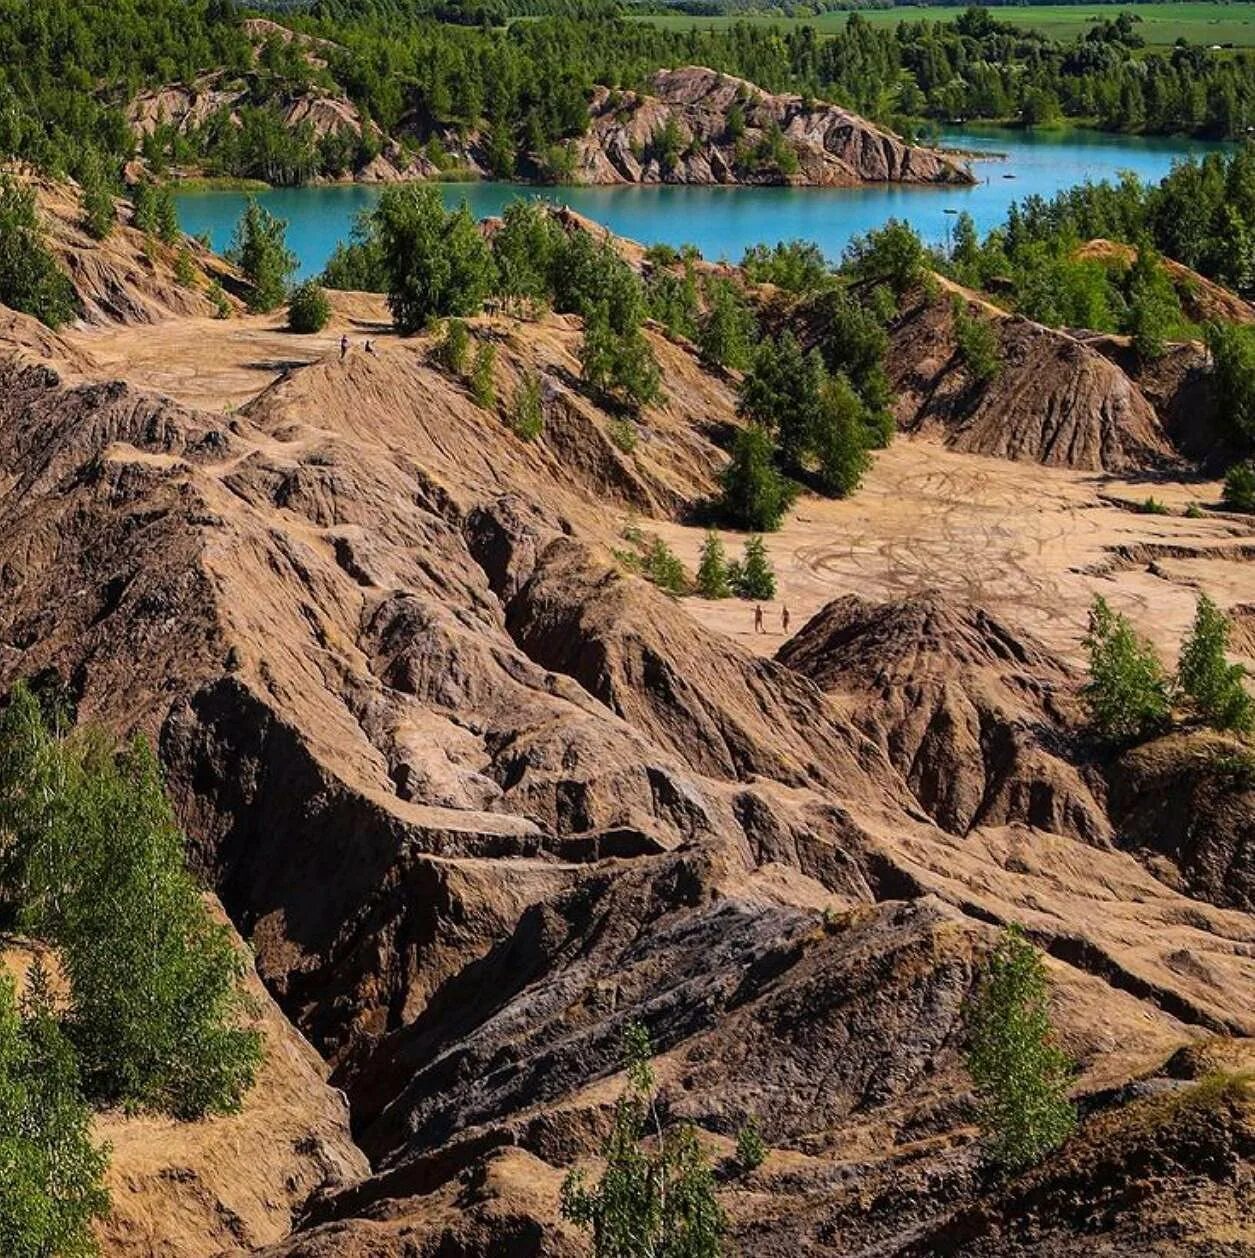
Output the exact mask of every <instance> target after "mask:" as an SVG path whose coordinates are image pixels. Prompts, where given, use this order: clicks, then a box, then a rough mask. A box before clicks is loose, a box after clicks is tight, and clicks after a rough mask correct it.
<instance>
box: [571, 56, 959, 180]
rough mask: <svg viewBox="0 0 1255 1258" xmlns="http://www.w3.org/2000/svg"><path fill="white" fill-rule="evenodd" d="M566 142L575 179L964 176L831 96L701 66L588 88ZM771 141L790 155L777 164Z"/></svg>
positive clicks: (945, 159)
mask: <svg viewBox="0 0 1255 1258" xmlns="http://www.w3.org/2000/svg"><path fill="white" fill-rule="evenodd" d="M589 112H590V125H589V130H588V132H587V134H586V135H584V136H583V137H581V138H580V139H579V140H578V141H576V143H575V148H576V159H577V160H576V177H577V179H578V181H579V182H580V183H591V184H616V183H675V184H725V183H740V184H776V183H792V184H809V185H816V186H821V187H846V186H851V185H856V184H861V183H971V182H972V177H971V174H970V173H969V172H968V170H967V168H966V167H965V166H964V165H962V164H961V163H960V162H958V161H956V160H954V159H953V158H950V157H947V156H945V155H943V154H941V153H938V152H935V151H934V150H932V149H926V148H917V147H915V146H912V145H909V144H907V143H906V142H905V141H904V140H902V139H901V138H900V137H899V136H896V135H893V134H892V133H891V132H888V131H884V130H882V129H881V128H879V127H877V126H875V125H874V124H872V123H870V122H868V121H867V120H866V119H864V118H860V117H859V116H858V115H857V114H852V113H850V112H849V111H848V110H845V109H842V108H840V107H839V106H837V105H827V104H822V103H814V102H809V101H804V100H803V99H802V98H801V97H800V96H790V95H780V96H773V95H771V94H769V93H767V92H764V91H763V90H762V89H761V88H758V87H756V86H755V85H754V84H753V83H749V82H747V81H746V80H744V79H737V78H733V77H732V76H730V75H726V74H720V73H718V72H717V71H714V70H708V69H706V68H705V67H703V66H683V67H681V68H679V69H675V70H660V71H659V72H658V73H657V74H656V75H654V77H653V79H652V80H651V82H650V85H649V90H648V91H647V92H646V93H644V94H637V93H635V92H630V91H629V92H619V91H610V90H608V89H606V88H598V89H597V91H596V92H595V93H594V94H593V98H592V101H591V103H590V105H589ZM773 144H776V145H780V146H783V148H784V149H785V150H787V152H788V154H790V155H791V156H790V158H789V159H787V160H786V162H785V163H784V164H783V165H782V164H781V162H780V160H779V157H778V154H775V153H773V151H772V146H773Z"/></svg>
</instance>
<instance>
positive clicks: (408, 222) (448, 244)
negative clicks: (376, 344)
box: [375, 184, 496, 334]
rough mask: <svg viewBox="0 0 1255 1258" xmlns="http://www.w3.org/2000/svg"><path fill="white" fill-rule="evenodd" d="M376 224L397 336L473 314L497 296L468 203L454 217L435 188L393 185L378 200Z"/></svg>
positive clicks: (485, 245)
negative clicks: (430, 323) (448, 318)
mask: <svg viewBox="0 0 1255 1258" xmlns="http://www.w3.org/2000/svg"><path fill="white" fill-rule="evenodd" d="M375 224H376V227H377V230H378V233H379V241H380V246H381V249H382V253H383V260H384V269H385V271H386V273H387V276H388V305H389V307H390V309H391V310H392V318H393V320H394V322H395V323H396V326H397V329H398V331H400V332H402V333H405V334H409V333H413V332H417V331H418V330H419V329H420V328H422V327H423V325H424V324H426V322H427V321H428V320H429V319H432V318H440V317H442V316H444V315H469V314H474V313H475V312H476V311H478V310H479V308H480V307H481V306H482V305H483V302H484V298H485V297H487V296H488V294H489V293H490V292H492V290H493V286H494V284H495V283H496V268H495V267H494V265H493V260H492V252H491V251H490V249H489V248H488V242H487V241H485V240H484V237H483V236H482V235H481V233H480V231H479V228H478V227H477V226H476V223H475V220H474V219H473V218H472V217H471V212H470V210H468V209H467V207H466V205H465V204H463V205H462V206H461V208H460V209H458V210H456V211H454V212H453V213H450V212H449V211H448V210H446V209H445V207H444V202H443V201H442V200H441V197H440V192H439V190H438V189H437V188H434V187H432V186H431V185H430V184H394V185H392V186H390V187H388V188H385V189H384V192H383V194H382V195H381V196H380V198H379V205H378V207H377V208H376V210H375Z"/></svg>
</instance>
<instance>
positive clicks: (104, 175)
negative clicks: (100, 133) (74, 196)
mask: <svg viewBox="0 0 1255 1258" xmlns="http://www.w3.org/2000/svg"><path fill="white" fill-rule="evenodd" d="M79 184H80V186H81V188H82V194H81V199H82V203H83V226H84V227H86V228H87V234H88V235H89V236H92V237H94V238H95V239H96V240H104V239H106V238H107V237H108V236H109V235H110V233H111V232H112V231H113V229H114V226H115V225H116V223H117V206H116V204H115V202H114V195H113V192H114V190H113V181H112V180H111V179H110V178H109V174H108V171H107V170H106V169H105V166H104V163H103V161H102V160H101V158H100V155H99V154H98V153H97V152H96V151H95V150H94V149H92V150H89V152H88V153H87V155H86V156H85V158H84V160H83V169H82V172H81V174H80V176H79Z"/></svg>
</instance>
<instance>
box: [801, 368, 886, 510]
mask: <svg viewBox="0 0 1255 1258" xmlns="http://www.w3.org/2000/svg"><path fill="white" fill-rule="evenodd" d="M812 442H813V446H814V452H815V457H816V459H817V461H818V464H819V484H820V488H821V489H822V490H823V491H824V493H826V494H828V495H829V496H831V497H836V498H845V497H847V496H848V495H849V494H852V493H853V492H854V491H855V490H856V489H857V488H858V487H859V484H860V483H861V482H862V479H863V476H864V474H865V473H866V471H867V469H868V468H869V467H870V466H871V456H870V455H869V454H868V453H867V445H868V422H867V412H866V409H865V408H864V406H863V403H862V401H861V400H860V398H859V396H858V394H857V393H855V392H854V389H853V387H852V386H851V385H850V382H849V381H848V380H847V379H846V378H845V376H843V375H836V376H832V377H831V378H830V379H828V380H827V381H826V382H825V384H824V388H823V392H822V393H821V394H820V397H819V406H818V409H817V411H816V413H815V418H814V435H813V438H812Z"/></svg>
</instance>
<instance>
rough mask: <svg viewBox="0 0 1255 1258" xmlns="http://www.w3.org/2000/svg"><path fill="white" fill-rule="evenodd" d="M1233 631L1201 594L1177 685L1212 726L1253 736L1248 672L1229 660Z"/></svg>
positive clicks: (1254, 710)
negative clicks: (1227, 655)
mask: <svg viewBox="0 0 1255 1258" xmlns="http://www.w3.org/2000/svg"><path fill="white" fill-rule="evenodd" d="M1229 629H1230V624H1229V618H1228V617H1227V616H1226V615H1225V614H1224V613H1223V612H1222V611H1221V610H1220V608H1218V607H1217V606H1216V604H1215V603H1213V602H1212V600H1211V599H1210V598H1208V597H1207V595H1206V594H1200V595H1199V597H1198V606H1197V609H1196V611H1195V614H1194V624H1193V626H1192V627H1191V629H1190V633H1189V636H1188V637H1187V638H1186V640H1185V642H1184V643H1183V644H1182V646H1181V658H1180V661H1179V663H1178V666H1177V684H1178V686H1179V687H1180V689H1181V693H1182V694H1183V695H1184V696H1185V697H1186V698H1187V699H1188V700H1189V701H1190V702H1191V703H1192V704H1193V706H1194V708H1195V710H1196V711H1197V712H1198V714H1199V716H1201V717H1202V718H1203V720H1205V721H1206V722H1207V723H1208V724H1209V725H1211V726H1213V727H1214V728H1216V729H1220V730H1236V731H1238V732H1240V733H1250V732H1251V730H1252V729H1255V699H1252V698H1251V695H1250V693H1249V692H1248V691H1247V689H1246V669H1245V668H1243V667H1242V665H1241V664H1231V663H1230V662H1229V661H1228V660H1227V659H1226V658H1225V653H1226V651H1227V650H1228V647H1229Z"/></svg>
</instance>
